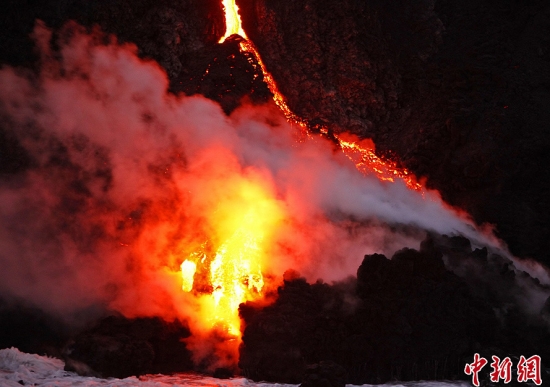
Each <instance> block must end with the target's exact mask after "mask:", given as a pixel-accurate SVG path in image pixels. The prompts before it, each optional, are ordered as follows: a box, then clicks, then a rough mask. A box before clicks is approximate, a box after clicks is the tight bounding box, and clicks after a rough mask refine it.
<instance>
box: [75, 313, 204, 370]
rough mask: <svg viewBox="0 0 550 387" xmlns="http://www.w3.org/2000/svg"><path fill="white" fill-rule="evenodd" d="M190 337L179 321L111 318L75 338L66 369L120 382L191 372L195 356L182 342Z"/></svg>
mask: <svg viewBox="0 0 550 387" xmlns="http://www.w3.org/2000/svg"><path fill="white" fill-rule="evenodd" d="M189 334H190V333H189V330H188V329H187V327H185V326H184V325H182V323H181V322H179V321H174V322H171V323H169V322H165V321H163V320H162V319H160V318H137V319H127V318H124V317H115V316H111V317H107V318H105V319H103V320H101V321H100V322H99V324H98V325H97V326H95V327H94V328H92V329H89V330H86V331H84V332H82V333H80V334H78V335H77V336H76V337H75V338H74V340H73V341H72V342H71V344H70V345H69V346H68V347H67V349H66V356H65V361H66V367H65V369H66V370H68V371H75V372H78V373H80V374H92V375H94V374H97V375H100V376H103V377H116V378H125V377H128V376H139V375H144V374H148V373H163V374H169V373H174V372H185V371H190V370H192V369H193V362H192V361H191V352H190V351H188V350H187V348H186V346H185V343H183V342H182V339H185V338H186V337H189Z"/></svg>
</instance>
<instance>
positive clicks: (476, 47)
mask: <svg viewBox="0 0 550 387" xmlns="http://www.w3.org/2000/svg"><path fill="white" fill-rule="evenodd" d="M238 4H239V5H240V9H241V13H242V14H243V23H244V29H245V30H246V31H247V34H248V36H249V37H250V38H251V39H252V41H254V42H255V44H256V45H257V47H258V49H259V51H260V53H261V55H262V58H263V60H264V62H265V64H266V66H267V68H268V69H269V70H270V71H271V72H272V74H273V76H274V78H275V80H277V83H278V85H279V87H280V89H281V91H282V93H283V95H284V96H285V97H286V98H287V102H288V105H289V107H290V108H291V109H292V110H293V111H294V112H295V113H297V114H298V115H299V116H301V117H303V118H305V119H307V120H310V121H316V122H321V123H323V124H324V125H325V126H327V127H329V129H332V130H334V131H335V132H337V133H338V132H340V131H346V132H354V133H356V134H358V135H359V136H361V137H369V138H372V139H373V140H374V142H375V144H376V147H377V151H378V153H379V154H380V155H382V156H386V157H390V158H391V157H397V159H398V160H399V161H400V162H401V163H402V164H403V165H404V166H405V167H407V168H409V169H410V170H412V171H413V172H414V173H415V174H416V175H417V176H426V177H428V182H427V184H428V185H429V186H430V187H433V188H436V189H437V190H439V191H440V192H441V193H442V196H443V198H444V199H445V200H446V201H447V202H449V203H451V204H454V205H457V206H459V207H461V208H463V209H466V210H467V211H468V212H469V213H470V214H472V215H473V216H474V218H475V219H476V220H477V221H478V222H489V223H492V224H496V226H497V233H498V235H499V236H501V237H502V238H503V239H504V240H506V242H507V243H508V245H509V246H510V248H511V250H512V252H513V253H514V254H515V255H517V256H527V257H536V258H537V259H538V260H539V261H542V262H545V263H546V264H547V265H548V264H550V258H548V257H549V256H548V254H547V252H548V251H549V250H550V224H549V221H548V217H547V216H546V214H548V213H549V211H550V201H549V200H548V198H549V197H550V175H549V174H548V173H547V172H546V170H541V169H540V166H541V165H547V164H548V163H549V161H550V159H549V153H548V152H547V151H546V150H547V149H548V147H549V145H550V126H549V125H550V109H548V108H547V107H548V106H549V103H550V49H549V47H550V45H549V44H550V40H549V38H548V36H550V35H549V31H550V5H549V4H548V2H547V1H543V0H535V1H530V2H516V1H504V2H494V1H488V0H482V1H459V2H457V1H451V0H437V1H436V0H422V1H414V2H411V1H407V0H390V1H388V0H384V1H378V0H376V1H368V2H365V1H356V0H350V1H343V2H342V1H330V0H308V1H306V2H294V1H290V0H279V1H272V0H239V1H238ZM543 169H544V168H543Z"/></svg>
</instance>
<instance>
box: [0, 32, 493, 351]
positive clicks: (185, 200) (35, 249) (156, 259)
mask: <svg viewBox="0 0 550 387" xmlns="http://www.w3.org/2000/svg"><path fill="white" fill-rule="evenodd" d="M68 32H70V34H69V33H68ZM64 36H65V38H64V40H63V41H62V42H60V44H61V49H60V53H61V57H60V59H59V60H57V59H53V58H54V55H52V54H51V52H50V51H49V44H50V38H51V33H50V31H49V30H47V29H46V28H45V27H44V26H43V25H41V24H40V23H39V24H38V25H37V27H36V29H35V38H36V40H37V46H38V47H39V49H40V51H41V58H42V59H41V60H42V62H41V71H40V73H39V74H38V75H35V74H31V73H28V72H26V71H23V70H20V69H14V68H9V67H6V68H3V69H1V70H0V115H1V117H2V122H3V123H4V124H3V125H5V127H4V129H5V130H6V132H7V133H9V134H10V135H13V136H15V137H16V138H17V139H18V140H19V142H20V143H21V145H22V146H23V147H24V149H25V151H26V152H27V154H28V155H29V158H30V166H29V168H27V169H26V171H24V172H21V173H19V174H15V175H11V176H6V177H4V178H3V179H2V180H0V265H1V267H2V275H1V281H0V293H1V295H2V296H3V297H6V298H13V299H20V300H21V299H22V300H25V301H26V302H28V303H31V304H33V305H36V306H39V307H40V308H42V309H44V310H46V311H48V312H50V313H53V314H56V315H59V316H63V317H64V318H65V319H67V320H68V321H73V320H75V319H77V316H78V315H79V313H81V312H82V311H83V310H89V309H94V308H95V309H110V310H116V311H119V312H121V313H123V314H125V315H126V316H130V317H131V316H153V315H154V316H162V317H164V318H167V319H171V318H175V317H181V318H183V319H186V320H187V321H189V324H190V327H191V330H192V332H193V334H194V335H195V337H201V335H204V334H206V333H204V332H203V331H204V330H205V328H204V327H202V326H201V321H202V320H201V318H202V316H203V315H204V314H207V313H209V312H208V309H207V308H206V307H205V304H204V302H203V300H202V298H201V297H196V296H195V295H194V294H193V293H188V292H184V291H182V275H181V271H180V270H181V269H180V266H181V264H182V262H184V261H185V260H186V259H188V258H189V256H190V255H191V254H192V253H193V252H195V251H197V250H198V249H200V246H201V245H202V244H204V243H205V240H207V241H209V243H212V244H213V245H214V246H215V248H218V247H220V246H221V245H222V244H223V243H224V240H225V239H224V238H226V236H227V235H224V232H225V231H223V230H221V231H220V228H219V223H218V220H219V217H220V216H221V215H220V213H221V212H223V211H222V209H223V208H225V207H220V203H223V204H224V205H227V206H229V207H233V209H235V208H237V209H238V208H239V207H238V206H235V205H233V203H238V201H239V200H241V199H242V198H241V196H239V195H240V193H239V190H238V187H240V186H242V185H254V186H258V187H261V188H262V190H263V191H265V192H266V195H267V197H268V199H269V201H270V202H271V203H272V204H273V206H276V207H277V208H278V209H279V210H278V211H280V213H281V214H284V215H282V216H280V217H278V218H277V222H276V227H275V226H274V228H273V230H272V231H270V239H269V240H270V243H269V244H268V245H266V246H264V247H262V250H263V251H262V254H263V256H264V257H265V258H263V262H262V265H263V268H262V270H263V272H264V274H268V275H270V276H271V277H273V276H274V277H275V278H278V279H279V280H280V278H281V277H282V274H283V273H284V271H285V270H287V269H294V270H297V271H298V272H300V273H301V274H302V275H304V276H306V277H307V278H308V280H313V281H314V280H316V279H317V278H323V279H324V280H326V281H332V280H337V279H342V278H345V277H346V276H349V275H353V274H354V273H355V271H356V269H357V267H358V266H359V263H360V262H361V260H362V258H363V256H364V255H365V254H371V253H375V252H378V253H384V254H386V255H388V256H391V254H392V253H393V252H395V251H396V250H398V249H401V248H403V247H405V246H408V247H414V248H418V246H419V243H420V241H421V240H422V239H423V237H424V236H425V231H426V230H428V231H435V232H438V233H442V234H451V235H453V234H461V235H464V236H466V237H468V238H470V239H472V240H473V241H474V242H476V243H490V240H489V239H488V237H486V236H485V235H484V234H482V233H480V232H478V231H477V230H476V229H475V227H474V225H473V224H472V222H471V221H469V220H468V219H467V218H466V217H465V216H460V215H458V213H457V212H455V211H453V210H451V209H449V208H448V207H447V206H445V205H444V204H443V202H442V201H441V199H440V198H439V196H438V195H437V194H436V193H434V192H426V193H424V195H422V194H421V193H419V192H417V191H414V190H411V189H409V188H408V187H407V185H406V184H405V183H404V182H403V181H400V180H398V181H396V182H395V183H389V182H384V181H380V180H379V179H378V178H376V177H375V176H374V175H370V176H366V177H365V176H363V175H362V174H361V173H360V172H359V171H358V170H357V169H356V168H355V165H354V164H353V163H352V162H351V161H350V160H349V159H348V158H347V157H346V156H345V155H344V154H342V153H341V151H338V150H335V149H334V145H333V144H332V143H330V142H329V141H328V140H325V139H323V138H311V139H309V140H307V141H305V142H303V143H298V142H296V141H295V132H294V130H295V129H294V128H293V127H291V126H290V125H289V124H288V123H287V122H286V119H285V117H284V116H283V115H282V114H281V113H280V111H279V110H278V109H277V108H276V107H275V106H274V105H273V104H272V105H266V106H259V107H258V106H250V105H244V106H242V107H240V108H239V109H237V110H236V111H235V112H233V113H232V114H231V116H230V117H227V116H226V115H225V114H224V113H223V111H222V109H221V108H220V106H218V105H217V104H216V103H214V102H213V101H211V100H208V99H206V98H203V97H200V96H193V97H187V96H183V95H178V96H175V95H171V94H169V93H168V92H167V87H168V80H167V77H166V74H165V73H164V72H163V70H162V69H161V68H160V67H159V65H158V64H156V63H154V62H152V61H144V60H141V59H139V58H138V57H137V55H136V48H135V47H134V46H131V45H118V44H116V43H111V44H109V45H102V44H100V43H99V41H100V40H101V39H99V38H98V36H95V35H88V34H85V33H83V32H82V31H81V29H80V27H78V26H76V25H74V24H71V25H69V26H67V27H66V31H65V34H64ZM69 36H70V37H69ZM222 215H223V214H222ZM226 217H227V216H226ZM228 218H234V217H232V216H229V217H228ZM272 223H273V224H275V223H274V222H272ZM224 224H225V223H224ZM254 225H255V223H254ZM255 227H256V226H255ZM222 229H223V227H222ZM190 345H191V346H193V344H192V343H190ZM194 349H195V351H197V352H199V351H200V348H199V344H196V343H195V347H194ZM198 356H199V357H200V355H198Z"/></svg>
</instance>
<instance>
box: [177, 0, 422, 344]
mask: <svg viewBox="0 0 550 387" xmlns="http://www.w3.org/2000/svg"><path fill="white" fill-rule="evenodd" d="M223 8H224V12H225V21H226V32H225V35H224V36H223V37H222V38H221V40H220V43H223V42H224V41H225V40H226V39H227V38H228V37H229V36H231V35H234V34H237V35H240V36H241V37H242V38H243V40H242V41H241V42H240V50H241V52H243V53H248V54H250V55H249V56H248V58H249V62H250V64H251V65H252V66H253V67H254V69H255V70H256V71H259V72H261V73H262V74H263V79H264V81H265V83H266V84H267V86H268V88H269V90H270V92H271V93H272V94H273V101H274V102H275V104H276V105H277V107H278V108H279V109H280V110H281V112H282V113H283V115H284V116H285V117H286V119H287V121H288V122H289V123H291V124H293V125H296V126H297V127H298V128H299V133H300V135H301V136H305V137H310V138H311V137H313V136H314V131H313V130H312V128H311V127H310V125H309V123H308V122H307V120H304V119H303V118H301V117H299V116H297V115H296V114H295V113H294V112H292V110H291V109H290V108H289V106H288V104H287V103H286V100H285V98H284V96H283V95H282V93H281V92H280V91H279V88H278V87H277V83H276V82H275V80H274V78H273V76H272V75H271V73H270V72H269V71H268V70H267V68H266V66H265V64H264V62H263V60H262V58H261V56H260V53H259V52H258V50H257V49H256V47H255V46H254V44H253V43H252V41H250V40H249V39H248V38H247V36H246V33H245V32H244V30H243V28H242V22H241V19H240V15H239V9H238V7H237V5H236V3H235V0H223ZM316 132H318V133H319V134H320V135H321V136H327V137H328V130H327V129H326V128H316ZM331 138H332V140H333V141H336V143H337V145H338V147H339V148H340V149H341V150H342V152H343V153H344V154H345V155H346V156H347V157H348V158H349V159H351V160H352V161H353V162H354V164H355V165H356V167H357V169H358V170H359V171H361V172H362V173H363V174H365V175H368V174H376V176H377V177H378V178H379V179H380V180H384V181H391V182H393V181H395V179H401V180H403V181H404V182H405V184H406V185H407V186H408V187H409V188H410V189H413V190H418V191H422V190H423V187H422V185H421V184H420V183H418V182H417V181H416V178H415V177H414V176H413V175H412V174H410V172H409V171H407V170H406V169H400V168H398V167H397V165H396V163H394V162H391V161H385V160H382V159H381V158H380V157H378V156H377V155H376V153H375V148H374V143H373V142H372V141H371V140H368V139H365V140H360V139H359V138H356V137H354V136H352V135H349V134H345V133H343V134H340V135H333V136H332V137H331ZM250 200H251V201H250V205H251V208H250V209H248V210H246V212H245V213H246V215H245V216H244V217H242V216H240V215H239V214H238V213H235V214H232V216H233V217H235V218H236V219H239V221H241V223H240V224H236V225H235V227H234V231H233V234H232V235H231V236H230V237H229V238H228V239H227V240H226V241H224V242H223V244H222V245H220V246H219V247H218V249H217V251H216V252H214V253H212V252H207V251H200V250H199V251H194V252H193V253H192V254H191V256H190V258H188V259H186V260H185V261H184V262H183V263H182V265H181V273H182V281H183V287H182V288H183V290H184V291H192V289H193V283H194V281H195V273H196V267H197V265H198V266H207V267H206V269H205V270H206V272H207V273H209V274H208V275H207V277H206V278H204V277H203V281H206V282H207V285H206V287H207V288H211V297H212V298H213V300H214V304H213V305H214V306H213V312H212V316H211V317H210V318H209V320H210V324H211V325H212V326H217V327H218V328H221V329H223V330H225V331H227V332H228V333H229V334H230V335H231V336H232V337H236V338H239V337H240V329H239V317H238V312H237V311H238V306H239V304H240V303H242V302H245V301H247V300H251V299H254V298H257V297H261V292H262V288H263V277H262V265H261V262H262V254H263V249H262V244H263V240H264V236H263V234H264V230H263V229H262V226H264V225H265V222H259V220H260V218H262V216H263V215H262V213H261V211H259V209H258V207H257V206H256V203H257V201H258V200H260V202H261V201H265V199H261V198H260V199H259V198H258V197H257V196H254V197H250ZM272 212H273V211H272ZM275 218H277V216H275ZM268 219H269V217H268ZM268 223H269V222H268ZM209 255H210V257H209ZM204 286H205V285H204V284H197V288H200V287H202V288H204Z"/></svg>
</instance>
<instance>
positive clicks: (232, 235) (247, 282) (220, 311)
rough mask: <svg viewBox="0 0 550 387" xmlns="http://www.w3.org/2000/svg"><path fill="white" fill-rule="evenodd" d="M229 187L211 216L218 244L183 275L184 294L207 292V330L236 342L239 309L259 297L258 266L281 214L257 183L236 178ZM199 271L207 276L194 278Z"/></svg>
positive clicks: (194, 257) (194, 258) (199, 254)
mask: <svg viewBox="0 0 550 387" xmlns="http://www.w3.org/2000/svg"><path fill="white" fill-rule="evenodd" d="M233 184H234V185H235V186H236V187H237V188H236V194H235V195H234V196H233V195H231V196H230V197H228V198H227V200H226V201H225V202H221V203H219V204H218V206H217V208H213V209H212V213H211V214H209V218H211V223H212V224H211V227H212V228H213V230H212V232H213V235H215V238H214V239H216V240H218V239H219V240H220V242H219V245H218V246H217V249H216V251H215V252H213V253H211V252H210V251H209V249H207V248H206V247H205V246H206V244H203V246H202V248H201V250H200V251H195V252H193V253H192V254H191V255H190V257H189V258H188V259H187V260H185V261H184V262H183V263H182V265H181V274H182V280H183V285H182V288H183V290H185V291H188V292H190V291H192V290H196V291H197V292H199V293H200V292H204V289H209V294H207V295H206V296H207V297H210V300H209V303H210V307H211V308H212V310H211V311H210V315H209V316H208V320H209V323H210V324H211V327H212V328H216V329H217V330H219V331H222V332H223V333H225V334H226V335H227V336H229V337H232V338H237V339H239V338H240V319H239V315H238V309H239V304H241V303H243V302H246V301H252V300H255V299H258V298H259V297H261V296H262V289H263V287H264V279H263V275H262V263H263V262H264V261H265V260H266V259H267V258H266V253H267V248H268V246H270V244H271V242H272V240H271V236H272V234H273V230H274V229H275V228H276V227H277V224H278V223H279V221H280V220H281V219H283V218H284V215H283V210H282V209H281V208H280V205H279V203H278V202H277V200H276V199H274V198H273V195H272V194H271V193H270V192H269V191H268V190H267V189H266V188H264V187H263V186H262V183H261V182H258V181H253V180H240V179H237V180H236V181H235V182H233ZM197 268H200V269H202V270H203V271H206V272H207V273H208V275H207V276H204V277H201V278H198V277H199V276H198V275H196V273H197V272H198V270H197ZM197 281H198V282H199V283H197ZM200 281H206V282H207V283H200Z"/></svg>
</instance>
